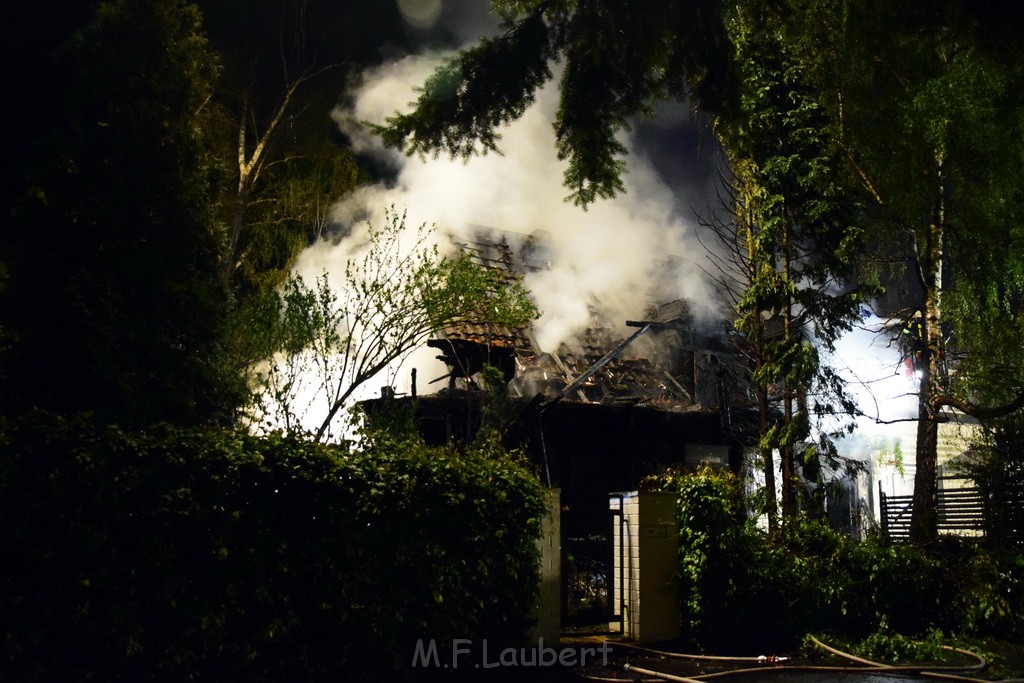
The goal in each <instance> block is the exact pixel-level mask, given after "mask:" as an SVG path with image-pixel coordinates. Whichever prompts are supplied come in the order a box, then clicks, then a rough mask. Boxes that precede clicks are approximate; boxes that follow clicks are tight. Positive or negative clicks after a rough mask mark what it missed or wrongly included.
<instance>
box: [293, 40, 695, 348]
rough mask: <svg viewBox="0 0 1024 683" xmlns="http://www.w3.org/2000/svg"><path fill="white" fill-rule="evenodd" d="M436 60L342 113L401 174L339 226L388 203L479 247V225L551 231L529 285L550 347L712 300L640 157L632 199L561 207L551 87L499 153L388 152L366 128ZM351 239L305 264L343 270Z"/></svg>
mask: <svg viewBox="0 0 1024 683" xmlns="http://www.w3.org/2000/svg"><path fill="white" fill-rule="evenodd" d="M440 59H441V56H440V55H434V56H413V57H407V58H405V59H402V60H400V61H397V62H393V63H390V64H387V65H385V66H383V67H380V68H378V69H374V70H372V71H369V72H367V73H365V74H364V76H363V81H362V84H361V85H360V86H359V87H358V88H357V89H356V90H355V92H354V93H353V98H352V101H353V106H352V107H351V108H350V109H345V110H340V109H339V110H338V111H337V112H336V113H335V117H336V120H337V121H338V123H339V125H340V126H341V128H342V130H343V131H344V132H345V133H346V134H347V135H348V136H349V137H350V139H351V140H352V142H353V147H354V149H355V150H356V151H357V152H359V153H361V154H364V155H372V156H376V157H378V158H379V159H382V160H384V161H385V162H386V163H387V164H388V165H391V166H393V167H395V168H397V169H398V172H397V177H396V178H395V179H394V181H393V182H389V183H387V184H379V185H375V186H372V187H366V188H362V189H361V190H360V191H358V192H357V193H355V194H354V195H353V196H351V197H348V198H346V200H345V201H344V202H342V203H341V204H340V205H339V206H338V207H337V211H336V213H335V219H336V221H337V222H338V223H340V224H341V225H343V226H353V227H354V229H355V230H356V234H355V235H354V237H355V241H358V230H359V227H358V221H359V220H360V219H365V218H371V219H372V220H380V217H381V215H382V212H383V209H384V207H387V206H389V205H395V206H397V207H398V208H399V209H400V210H406V211H408V215H409V223H410V224H411V225H418V224H420V223H424V222H426V223H436V224H437V225H438V227H439V231H440V232H442V233H451V234H453V235H454V236H455V237H456V238H457V239H459V240H463V241H471V240H473V239H474V238H475V237H476V236H477V231H478V230H480V228H481V226H484V227H486V228H494V229H497V230H499V231H503V232H510V233H513V234H514V235H515V234H518V235H521V236H526V235H530V234H532V233H535V232H536V233H543V235H544V242H545V246H546V247H547V248H548V256H549V258H548V261H549V263H550V267H549V268H545V269H543V270H540V271H538V272H535V273H531V274H529V275H528V276H527V278H526V281H525V284H526V286H527V288H528V289H529V290H530V291H531V292H532V294H533V296H534V297H535V300H536V303H537V305H538V307H539V308H540V309H541V311H542V313H543V314H542V317H541V319H540V320H539V321H538V323H537V325H536V329H535V334H536V337H537V341H538V343H539V345H540V346H541V348H542V349H545V350H551V349H554V348H556V347H557V345H558V344H559V343H561V342H568V343H571V342H572V339H573V337H574V335H577V334H579V333H580V332H581V331H583V330H585V329H586V328H587V327H588V326H592V325H596V324H600V325H606V326H610V327H613V328H621V329H622V331H623V333H625V331H626V330H627V328H625V326H624V322H625V321H626V320H627V319H636V318H638V317H640V316H642V315H643V314H644V312H645V309H646V308H647V307H648V306H649V305H650V304H651V303H652V302H654V301H655V300H661V301H664V300H666V299H673V298H687V299H690V300H692V301H694V302H696V304H697V305H698V306H699V305H701V304H702V303H704V302H707V301H708V300H709V294H708V289H707V287H706V285H705V283H704V281H703V279H702V277H701V271H700V269H699V267H698V266H697V263H698V261H699V260H700V259H703V258H704V253H703V249H702V247H700V246H699V245H698V244H697V242H696V240H695V239H693V235H692V228H691V226H690V225H688V223H687V222H686V221H684V220H683V219H682V218H681V217H680V216H679V215H678V212H677V210H676V197H675V196H674V194H673V192H672V190H671V189H670V188H669V187H667V186H666V185H665V183H664V182H663V181H662V180H661V178H660V177H659V176H658V174H657V173H656V172H655V170H654V169H653V168H652V166H651V164H650V162H649V161H648V160H647V159H645V158H643V157H642V156H641V155H640V154H639V153H637V150H635V149H631V154H630V156H629V158H628V164H629V173H628V174H627V176H626V178H625V183H626V193H625V194H624V195H622V196H621V197H619V198H616V199H614V200H611V201H600V202H598V203H596V204H595V205H593V206H591V207H590V208H589V210H587V211H584V210H582V209H580V208H579V207H576V206H574V205H573V204H572V203H570V202H566V201H565V195H566V194H567V190H566V189H565V188H564V187H563V186H562V184H561V183H562V173H563V170H564V165H563V164H562V162H559V161H558V159H557V158H556V156H555V145H554V133H553V131H552V128H551V123H550V122H551V120H552V118H553V113H554V107H555V105H556V96H557V93H556V92H555V87H554V86H553V85H552V86H550V87H548V88H546V89H545V90H543V91H542V92H540V93H539V96H538V101H537V103H536V105H535V106H533V107H532V108H530V109H529V110H528V111H527V112H526V114H525V115H524V116H523V117H522V118H521V119H520V120H519V121H517V122H515V123H513V124H512V125H510V126H508V127H507V128H506V129H504V130H503V131H502V140H501V143H500V147H501V150H502V152H503V154H502V155H496V154H489V155H486V156H483V157H476V158H473V159H470V160H469V161H468V162H465V163H463V162H462V161H460V160H456V161H453V160H449V159H448V158H446V157H441V158H437V159H427V160H426V161H421V160H420V159H418V158H407V157H404V156H402V155H400V154H398V153H396V152H395V151H393V150H385V149H383V148H382V147H381V146H380V143H379V141H378V140H377V139H375V138H373V137H372V136H370V135H369V134H368V132H367V130H366V129H365V127H364V126H362V125H361V122H363V121H371V122H382V121H383V120H384V119H385V118H386V117H387V116H389V115H391V114H393V113H394V112H395V111H396V110H405V109H407V108H408V106H409V103H410V101H411V100H412V99H414V97H415V94H416V93H415V92H414V87H415V86H417V85H420V84H422V83H423V81H424V80H425V79H426V78H427V77H428V76H429V75H430V74H431V73H432V72H433V70H434V68H435V67H436V66H437V64H439V62H440ZM625 142H626V144H627V146H628V147H632V144H631V141H630V140H628V139H627V140H625ZM348 242H349V240H345V241H342V242H341V243H340V244H338V245H329V244H323V245H320V246H318V247H316V248H315V249H313V250H311V252H310V253H307V254H306V255H305V257H304V259H303V262H304V263H308V262H311V261H315V262H316V263H317V264H318V266H319V267H324V266H328V267H330V266H329V264H331V263H335V264H340V263H342V262H343V261H344V259H345V258H346V257H347V255H348ZM595 316H596V317H595Z"/></svg>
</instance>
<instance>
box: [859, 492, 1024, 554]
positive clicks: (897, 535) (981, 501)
mask: <svg viewBox="0 0 1024 683" xmlns="http://www.w3.org/2000/svg"><path fill="white" fill-rule="evenodd" d="M879 494H880V498H879V500H880V508H881V522H882V532H883V533H884V534H885V535H886V536H888V537H889V538H891V539H893V540H898V541H906V540H908V539H909V538H910V517H911V515H912V514H913V505H914V497H913V496H889V495H886V494H885V492H883V491H882V490H881V487H879ZM937 511H938V517H939V522H938V527H939V533H940V534H947V535H958V536H975V537H981V536H994V537H998V538H1000V539H1002V540H1004V541H1008V542H1013V543H1017V544H1021V543H1024V486H1021V485H1020V484H1019V483H1010V482H1008V483H1006V484H1005V485H1002V486H998V487H992V488H991V489H989V490H985V489H982V488H980V487H977V486H971V487H965V488H952V489H951V488H946V489H943V488H940V489H939V492H938V501H937Z"/></svg>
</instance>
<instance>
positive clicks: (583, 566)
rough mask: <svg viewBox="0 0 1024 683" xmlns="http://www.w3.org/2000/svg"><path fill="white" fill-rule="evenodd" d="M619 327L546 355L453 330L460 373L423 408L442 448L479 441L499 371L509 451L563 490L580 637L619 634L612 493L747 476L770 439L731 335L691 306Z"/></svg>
mask: <svg viewBox="0 0 1024 683" xmlns="http://www.w3.org/2000/svg"><path fill="white" fill-rule="evenodd" d="M527 246H529V245H527ZM462 248H463V249H467V250H470V252H471V253H472V254H473V255H474V258H476V259H478V260H479V262H481V263H483V264H485V265H487V266H488V267H493V268H503V269H507V270H508V272H510V273H517V272H518V273H522V272H524V271H526V272H528V271H529V269H530V268H532V267H542V266H541V265H537V264H535V263H531V261H530V253H529V251H528V250H524V251H526V254H525V256H524V255H523V254H517V253H515V252H514V251H513V249H512V248H511V247H510V246H509V244H508V242H506V241H503V240H489V241H481V242H478V243H473V244H464V245H462ZM619 322H620V323H621V322H625V325H626V329H627V330H628V331H627V333H626V334H623V333H622V332H621V331H619V332H616V331H615V330H613V329H610V328H604V327H597V326H595V327H593V328H591V329H588V330H586V331H585V332H584V333H582V334H580V335H578V336H577V337H576V338H574V339H572V340H570V341H568V342H565V343H562V344H561V345H560V346H559V348H557V349H541V348H539V346H538V344H537V342H536V340H535V338H534V337H533V335H532V334H531V331H530V330H529V329H508V328H503V327H499V326H493V325H488V324H485V323H479V322H473V321H468V322H464V323H461V324H459V325H457V326H453V327H451V328H449V329H445V330H443V331H442V332H441V333H440V334H438V335H437V338H435V339H433V340H431V341H430V342H429V345H430V346H431V347H433V348H435V349H437V351H438V357H439V358H440V359H441V360H443V361H444V362H445V364H446V365H447V367H448V374H447V375H445V376H444V377H443V378H434V379H435V381H436V380H437V379H440V380H442V381H445V382H446V385H445V386H444V388H442V389H441V390H440V391H438V392H437V393H433V394H427V395H420V396H419V397H418V398H417V399H416V401H415V406H416V408H415V416H416V424H417V426H418V428H419V430H420V432H421V434H422V435H423V437H424V438H425V439H426V440H427V441H428V443H433V444H441V443H446V442H452V441H459V440H463V439H469V438H472V437H473V436H474V434H475V433H476V431H477V430H478V429H479V428H480V425H481V423H482V421H483V419H484V405H485V402H486V401H487V400H488V399H489V396H490V394H489V393H488V391H487V388H486V386H485V380H484V378H483V370H484V367H485V366H488V365H489V366H492V367H494V368H496V369H497V370H498V374H500V377H501V381H502V382H503V383H504V384H505V387H506V389H505V391H504V392H503V394H504V396H503V400H504V401H505V405H504V406H503V408H504V410H503V411H502V424H501V431H502V433H503V435H504V439H505V441H506V445H508V446H510V447H517V448H521V449H523V450H525V452H526V453H527V454H528V456H529V458H530V459H531V461H532V462H533V464H534V466H535V467H536V469H537V471H538V473H539V475H540V477H541V480H542V481H543V482H544V483H545V484H546V485H548V486H551V487H556V488H559V489H560V490H561V509H562V515H561V540H562V552H563V570H564V571H563V575H564V577H565V579H564V586H563V601H564V602H563V623H565V624H569V625H571V624H573V623H587V622H593V623H600V622H601V621H602V620H604V622H605V623H606V622H607V609H608V592H607V579H608V570H607V567H608V564H607V563H608V560H609V556H610V552H611V550H610V545H609V533H610V528H611V520H610V517H609V494H610V493H613V492H620V491H632V490H636V489H637V488H639V486H640V484H641V481H642V479H643V478H644V477H645V476H647V475H652V474H656V473H657V472H659V471H661V470H662V469H664V468H666V467H689V466H696V465H697V464H700V463H711V464H713V465H717V466H722V467H730V468H733V469H734V470H736V471H739V469H740V467H741V463H742V459H743V454H744V452H745V451H747V450H748V449H749V448H750V447H751V446H752V445H753V444H754V443H756V438H757V436H756V430H757V421H756V414H755V409H754V407H753V406H752V404H751V401H750V398H749V396H748V388H747V387H748V384H747V382H746V381H745V380H744V376H745V375H744V373H745V370H744V368H743V365H742V362H741V358H740V357H739V355H738V353H737V351H736V349H735V347H734V345H733V340H732V331H731V330H732V326H731V324H730V323H729V322H728V321H726V320H709V319H706V318H700V317H698V316H695V315H694V314H693V312H692V310H691V307H690V306H689V305H688V304H687V303H686V302H685V301H682V300H677V301H672V302H668V303H664V304H661V305H654V306H650V307H649V309H648V310H646V311H638V312H637V317H636V319H635V320H629V321H619ZM411 398H412V397H411V396H410V397H398V398H397V399H393V400H400V401H401V400H411ZM375 403H376V402H370V404H369V406H368V407H369V408H370V410H371V411H372V410H373V409H374V405H375ZM602 577H603V578H602Z"/></svg>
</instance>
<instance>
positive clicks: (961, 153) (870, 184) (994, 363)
mask: <svg viewBox="0 0 1024 683" xmlns="http://www.w3.org/2000/svg"><path fill="white" fill-rule="evenodd" d="M796 5H797V8H798V9H803V10H805V11H803V12H799V11H798V12H795V13H794V15H795V16H800V17H801V19H800V21H802V22H804V23H803V25H802V26H801V27H800V30H801V31H802V36H803V38H802V39H803V40H804V41H805V43H804V47H805V49H806V51H807V53H808V54H813V55H816V56H817V57H816V61H815V63H816V65H817V74H816V76H817V79H816V80H817V82H818V83H820V84H822V88H823V90H825V91H826V92H827V93H828V96H827V98H826V102H827V106H828V108H829V110H830V115H831V116H832V118H833V120H835V121H836V122H837V123H838V124H839V126H840V130H841V141H842V145H843V146H844V148H845V150H846V154H847V158H848V160H849V163H850V165H851V167H852V168H854V169H855V171H856V172H857V174H858V175H859V177H860V179H861V182H862V187H863V189H864V192H865V195H866V196H867V197H869V198H870V199H871V200H872V202H873V204H874V209H875V213H876V215H877V225H878V226H879V233H878V234H879V235H880V237H879V239H880V240H882V241H883V243H884V245H885V247H886V248H888V249H890V250H892V251H894V252H895V253H896V254H897V255H898V256H902V257H903V258H904V259H905V262H906V263H907V266H908V269H909V272H910V274H911V277H912V284H913V285H914V286H913V287H912V292H913V301H912V302H911V303H910V306H909V307H908V312H907V314H906V317H907V322H911V321H913V324H914V326H915V327H918V328H919V333H917V334H915V335H914V339H913V341H912V344H911V348H910V349H909V352H910V353H911V354H912V356H913V357H914V358H915V360H916V363H917V368H918V372H919V376H920V390H919V409H918V431H917V449H916V456H917V471H916V475H915V482H914V506H913V520H912V537H913V538H914V540H916V541H917V542H927V541H929V540H931V539H933V538H934V537H935V535H936V533H937V531H936V522H937V518H936V509H935V502H936V492H937V482H936V465H937V437H938V423H939V422H940V421H941V420H943V419H946V417H945V416H944V414H943V408H945V407H949V406H952V407H955V408H957V409H959V410H961V411H963V412H965V413H968V414H971V415H974V416H976V417H979V418H982V419H986V418H991V417H994V416H996V415H998V414H1002V413H1005V412H1007V411H1012V410H1014V409H1016V408H1018V407H1020V406H1021V405H1022V404H1024V393H1022V390H1024V375H1022V373H1021V370H1022V368H1021V367H1020V365H1019V363H1017V362H1016V358H1017V357H1018V356H1019V351H1018V349H1019V342H1018V341H1012V342H1011V341H1010V340H1011V339H1017V340H1019V334H1020V332H1021V331H1024V330H1022V327H1021V324H1022V322H1024V320H1022V319H1021V317H1020V305H1019V301H1020V292H1021V282H1022V281H1021V277H1020V273H1021V268H1022V263H1024V261H1022V259H1021V256H1022V254H1021V253H1020V249H1019V245H1020V240H1019V227H1018V226H1019V225H1020V214H1021V210H1022V206H1024V205H1022V203H1021V195H1020V192H1019V190H1018V189H1017V188H1016V183H1017V179H1019V178H1020V175H1021V171H1022V168H1021V163H1022V155H1021V150H1022V149H1024V146H1022V142H1024V137H1022V132H1024V129H1022V127H1021V113H1022V111H1024V110H1022V106H1021V105H1022V104H1024V103H1022V101H1021V99H1020V97H1019V94H1018V92H1017V88H1016V87H1015V86H1014V85H1013V84H1014V83H1015V82H1016V81H1017V79H1019V77H1020V75H1021V68H1022V66H1024V61H1022V59H1021V58H1022V56H1024V55H1022V53H1021V51H1020V49H1019V46H1017V45H1016V44H1015V43H1014V42H1013V41H1011V40H1009V38H1008V31H1009V29H1008V28H1007V27H1006V26H1000V25H999V24H998V22H999V21H1000V19H999V18H998V17H995V15H986V14H985V13H982V12H979V11H978V9H977V8H975V7H973V6H969V5H968V4H966V3H964V4H961V3H958V2H945V3H934V4H932V5H929V6H928V7H927V8H926V7H924V6H921V7H918V6H914V7H887V8H884V10H881V9H880V8H879V7H877V6H876V4H874V3H867V2H859V1H842V2H820V3H797V4H796ZM993 18H996V21H995V22H993V21H992V19H993ZM826 29H827V38H826V34H825V30H826ZM1011 349H1013V350H1012V351H1011ZM954 354H955V355H956V358H954ZM1011 358H1012V359H1014V360H1012V361H1010V362H1009V363H1007V361H1008V360H1010V359H1011ZM954 360H956V361H958V363H954V362H952V361H954ZM951 368H953V369H955V372H954V371H953V370H951Z"/></svg>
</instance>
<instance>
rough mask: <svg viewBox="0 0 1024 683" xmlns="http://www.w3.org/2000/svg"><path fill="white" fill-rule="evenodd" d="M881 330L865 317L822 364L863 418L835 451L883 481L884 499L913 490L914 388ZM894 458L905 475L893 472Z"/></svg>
mask: <svg viewBox="0 0 1024 683" xmlns="http://www.w3.org/2000/svg"><path fill="white" fill-rule="evenodd" d="M885 328H886V321H885V320H883V319H881V318H878V317H877V316H869V317H867V318H866V319H865V320H864V321H863V323H862V324H861V326H860V328H857V329H854V330H852V331H850V332H848V333H847V334H845V335H843V337H842V338H840V339H839V340H838V341H837V342H836V350H835V353H834V354H832V355H831V357H828V358H825V359H823V360H824V361H825V362H827V363H829V364H831V365H832V366H833V367H834V368H835V369H836V370H837V371H838V372H839V373H840V376H841V377H842V378H843V379H844V381H845V383H846V390H847V392H848V394H849V395H850V396H851V397H852V398H853V399H854V400H855V401H856V402H857V405H858V408H859V410H860V412H861V413H862V415H861V416H859V417H858V418H857V419H856V422H855V431H854V432H853V433H852V434H848V435H846V436H844V437H842V438H840V439H839V440H838V441H837V442H836V447H837V448H838V449H839V452H840V453H842V454H843V455H844V456H846V457H849V458H854V459H857V460H860V461H861V462H863V463H864V464H865V466H866V467H867V468H868V471H869V472H870V473H871V481H872V482H877V481H882V482H883V484H884V488H885V489H886V492H887V493H888V494H898V495H903V494H908V493H911V492H912V491H913V474H912V472H913V463H914V451H915V446H916V430H917V423H916V418H917V401H918V397H917V392H918V391H919V383H918V378H917V377H916V375H915V373H914V370H913V367H910V366H908V364H907V363H906V362H905V360H904V358H903V354H902V353H901V352H900V350H899V349H898V348H897V345H896V343H895V342H894V341H892V339H891V336H890V334H889V333H888V332H886V331H885ZM898 454H902V457H903V458H905V459H906V460H905V465H906V468H905V472H899V471H898V468H902V467H903V466H904V463H903V462H900V463H899V464H897V456H898ZM872 485H874V483H873V484H872Z"/></svg>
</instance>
